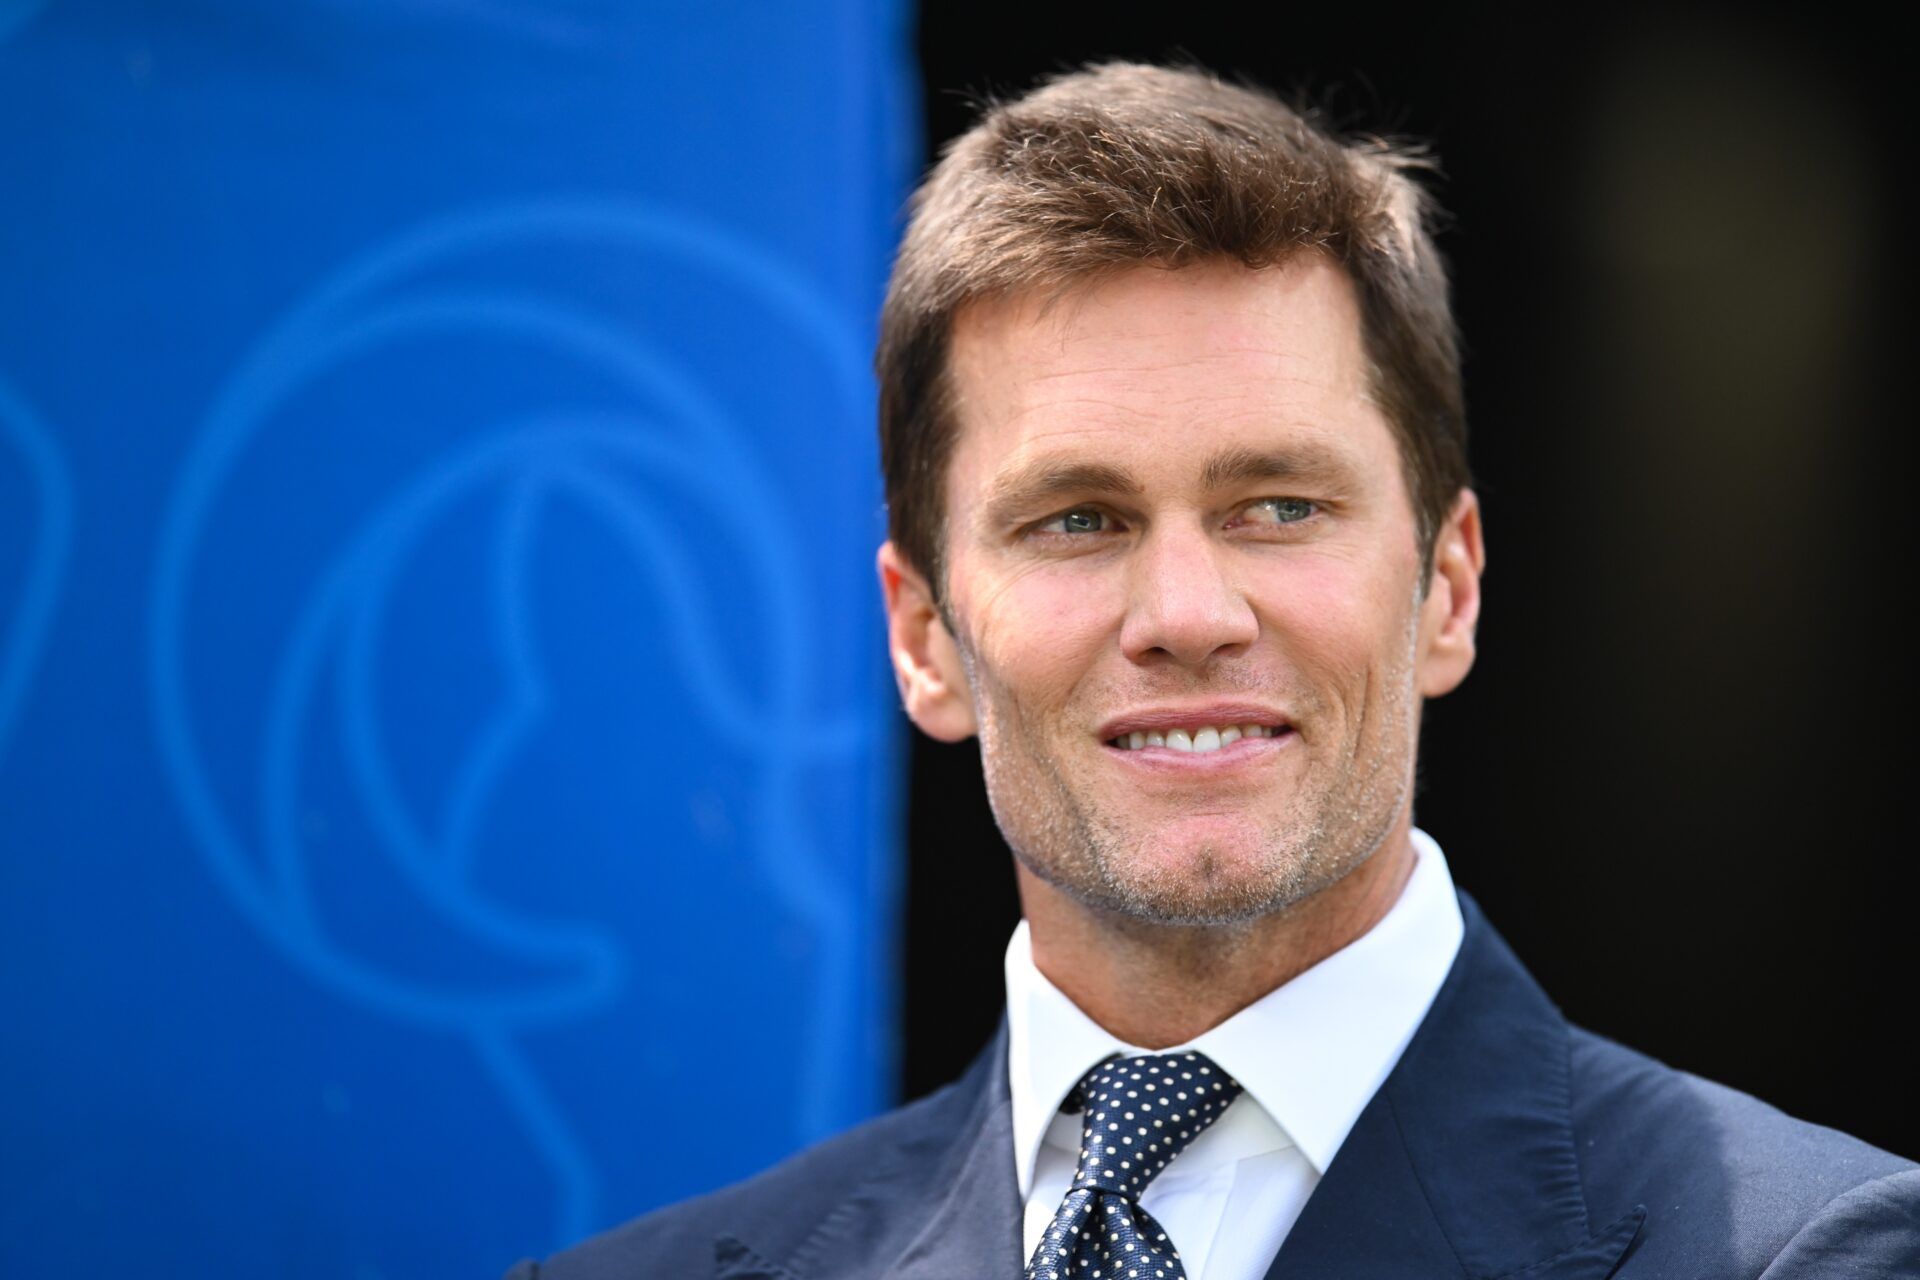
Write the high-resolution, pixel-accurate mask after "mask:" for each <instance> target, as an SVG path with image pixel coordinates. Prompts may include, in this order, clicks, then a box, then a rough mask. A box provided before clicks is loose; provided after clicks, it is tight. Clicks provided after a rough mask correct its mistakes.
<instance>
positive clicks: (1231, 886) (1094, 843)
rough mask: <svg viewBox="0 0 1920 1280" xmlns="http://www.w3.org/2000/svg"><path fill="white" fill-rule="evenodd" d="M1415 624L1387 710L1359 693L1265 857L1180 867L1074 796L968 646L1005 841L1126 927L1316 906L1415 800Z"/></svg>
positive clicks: (1208, 850) (1223, 856) (1148, 834)
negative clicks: (1332, 747)
mask: <svg viewBox="0 0 1920 1280" xmlns="http://www.w3.org/2000/svg"><path fill="white" fill-rule="evenodd" d="M1415 627H1417V611H1416V619H1415V621H1414V623H1413V625H1411V626H1410V627H1409V630H1408V636H1407V643H1406V645H1405V646H1404V647H1403V648H1402V650H1401V653H1400V654H1399V655H1398V659H1399V660H1398V661H1397V662H1396V663H1395V665H1394V669H1393V670H1391V671H1389V672H1385V673H1383V676H1382V678H1383V683H1384V686H1385V687H1384V689H1383V690H1382V691H1381V693H1380V696H1379V699H1378V701H1377V703H1376V702H1375V701H1374V700H1373V699H1372V698H1371V696H1370V695H1371V693H1372V690H1370V689H1363V690H1362V691H1361V697H1360V699H1359V705H1360V707H1361V708H1362V711H1361V714H1360V716H1359V717H1358V718H1357V719H1356V720H1355V721H1354V722H1352V723H1351V724H1350V725H1349V726H1347V733H1346V734H1345V735H1344V738H1345V740H1344V741H1343V742H1342V743H1341V745H1340V749H1339V750H1338V752H1337V753H1336V754H1335V755H1334V757H1333V759H1331V760H1328V759H1326V758H1325V757H1324V756H1322V757H1321V759H1320V760H1318V761H1314V760H1312V759H1309V761H1308V764H1307V767H1306V770H1305V772H1304V775H1303V777H1302V781H1301V784H1300V786H1299V788H1298V789H1297V790H1296V791H1295V793H1294V794H1293V795H1291V796H1289V797H1288V802H1287V805H1286V808H1285V809H1284V811H1283V812H1282V813H1281V814H1279V815H1278V816H1276V817H1274V818H1272V819H1271V820H1269V821H1267V822H1266V823H1265V824H1263V826H1262V828H1261V830H1260V832H1259V835H1258V836H1257V838H1256V839H1255V841H1254V847H1253V848H1251V849H1246V848H1238V849H1229V848H1223V847H1218V846H1211V845H1203V846H1201V847H1200V848H1198V849H1196V850H1194V851H1192V852H1191V853H1190V854H1188V855H1186V856H1184V857H1182V858H1179V859H1177V860H1170V859H1168V858H1166V857H1165V856H1163V855H1164V851H1163V850H1161V849H1159V848H1157V847H1156V846H1155V843H1154V842H1155V840H1156V836H1157V833H1156V832H1154V831H1152V830H1143V829H1142V825H1141V824H1140V822H1139V821H1138V820H1137V819H1130V818H1128V817H1127V816H1125V815H1124V814H1121V813H1118V812H1115V811H1113V810H1111V809H1110V808H1108V807H1107V806H1104V805H1102V804H1100V803H1099V802H1098V801H1097V799H1096V797H1095V796H1094V795H1093V794H1092V790H1093V789H1092V788H1089V787H1085V786H1079V787H1076V786H1075V785H1074V784H1073V782H1072V781H1071V780H1070V778H1069V777H1068V776H1067V774H1066V772H1065V771H1064V770H1063V769H1062V767H1061V763H1060V761H1059V759H1057V758H1056V756H1055V754H1054V753H1053V752H1052V751H1051V750H1050V749H1049V747H1048V744H1047V741H1046V738H1045V735H1044V733H1043V732H1042V731H1041V730H1042V726H1041V725H1038V724H1036V723H1034V722H1033V721H1032V720H1031V719H1030V718H1028V717H1025V716H1023V715H1022V714H1021V713H1020V709H1019V707H1018V704H1017V703H1016V702H1015V701H1014V699H1013V698H1012V697H1011V696H1010V695H1009V694H1008V691H1007V690H1006V689H1005V687H1004V686H1002V685H1001V684H1000V683H999V682H998V681H997V680H996V679H995V678H994V677H993V675H992V673H990V672H988V671H985V670H983V669H982V668H981V666H980V664H979V663H978V662H977V661H975V660H974V659H973V657H972V655H970V654H969V653H967V651H966V648H967V647H966V646H960V648H961V653H962V661H963V663H964V664H965V666H966V667H967V670H968V674H969V678H970V680H971V682H972V686H973V688H974V690H975V691H976V693H977V695H978V696H977V698H976V711H977V713H978V721H979V726H980V758H981V768H982V771H983V773H984V774H985V777H986V785H987V799H988V803H989V804H990V806H991V807H992V810H993V815H994V820H995V821H996V822H997V823H998V824H999V827H1000V833H1001V835H1002V836H1003V837H1004V838H1005V839H1006V841H1007V844H1008V846H1009V847H1010V848H1011V849H1012V850H1013V854H1014V857H1016V858H1017V859H1019V861H1020V863H1021V865H1023V866H1024V867H1026V868H1027V870H1028V871H1029V872H1031V873H1032V874H1033V875H1035V876H1037V877H1039V878H1040V879H1042V880H1044V881H1046V882H1047V883H1048V884H1051V885H1053V886H1054V887H1056V888H1058V889H1060V890H1061V891H1063V892H1064V893H1066V894H1068V895H1070V896H1071V897H1073V898H1075V899H1076V900H1078V901H1079V902H1080V903H1082V904H1083V905H1085V906H1087V907H1089V908H1091V909H1093V910H1095V911H1097V912H1100V913H1102V914H1106V915H1110V916H1115V917H1118V918H1119V919H1120V920H1121V921H1132V922H1137V923H1139V924H1146V925H1173V926H1218V927H1230V926H1235V925H1244V924H1247V923H1249V922H1251V921H1254V920H1258V919H1261V918H1263V917H1265V916H1269V915H1272V914H1273V913H1275V912H1280V911H1284V910H1286V909H1288V908H1289V907H1292V906H1293V905H1294V904H1296V903H1299V902H1302V901H1305V900H1306V899H1308V898H1310V897H1312V896H1313V895H1314V894H1317V893H1319V892H1320V891H1322V890H1324V889H1326V888H1328V887H1329V886H1331V885H1333V884H1336V883H1338V882H1339V881H1340V880H1341V879H1343V878H1344V877H1345V876H1346V875H1348V874H1349V873H1350V872H1352V871H1353V870H1354V869H1355V868H1357V867H1359V866H1361V865H1362V864H1363V863H1365V862H1366V861H1367V859H1368V858H1370V857H1371V856H1372V855H1373V853H1374V852H1375V851H1376V850H1377V849H1379V847H1380V846H1381V844H1382V843H1383V842H1384V841H1385V840H1386V838H1387V837H1388V835H1389V834H1391V833H1392V831H1393V829H1394V826H1395V824H1396V822H1397V821H1398V818H1399V815H1400V812H1401V810H1402V808H1403V807H1404V805H1405V804H1406V802H1407V798H1408V796H1409V794H1410V793H1411V791H1412V788H1413V763H1414V756H1415V749H1416V746H1417V743H1416V738H1417V734H1418V718H1417V711H1416V709H1417V706H1418V702H1419V699H1418V698H1417V696H1416V695H1415V694H1414V691H1413V644H1414V635H1415V631H1414V628H1415ZM1369 713H1372V720H1373V722H1372V723H1369ZM1304 719H1306V720H1307V721H1308V722H1309V723H1312V722H1313V721H1314V717H1304ZM1307 745H1308V744H1307V742H1306V741H1304V740H1303V741H1301V742H1297V743H1290V744H1288V746H1287V748H1286V749H1288V750H1305V749H1307ZM1102 749H1104V748H1102Z"/></svg>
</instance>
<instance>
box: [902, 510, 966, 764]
mask: <svg viewBox="0 0 1920 1280" xmlns="http://www.w3.org/2000/svg"><path fill="white" fill-rule="evenodd" d="M878 565H879V569H880V594H881V595H882V596H883V597H884V598H885V600H886V603H887V649H888V652H889V653H891V654H892V656H893V675H894V680H895V682H896V683H897V684H898V685H899V686H900V703H901V705H902V706H903V707H905V708H906V712H907V716H908V718H910V719H911V720H912V721H913V722H914V723H915V724H916V725H918V726H920V730H921V732H922V733H925V734H926V735H927V736H928V737H930V738H937V739H939V740H940V741H941V742H959V741H961V740H962V739H965V738H970V737H972V736H973V735H974V732H975V731H976V730H977V729H978V727H979V726H978V724H977V722H976V721H975V720H974V716H973V690H972V687H971V686H970V685H969V684H968V683H967V669H966V667H965V666H964V665H963V664H962V663H961V661H960V649H959V646H957V645H956V644H954V642H953V636H952V634H951V633H950V632H948V630H947V624H946V622H945V621H944V620H943V619H942V618H941V617H940V610H939V609H938V608H936V607H935V605H934V603H933V592H932V590H931V589H929V587H928V586H927V580H926V579H925V578H924V577H922V576H921V575H920V573H919V571H918V570H916V569H915V568H914V567H913V566H912V565H910V564H908V563H907V559H906V557H905V556H903V555H901V554H900V552H899V550H898V549H897V548H896V547H895V546H894V545H893V543H891V542H886V543H883V544H881V547H880V555H879V558H878Z"/></svg>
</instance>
